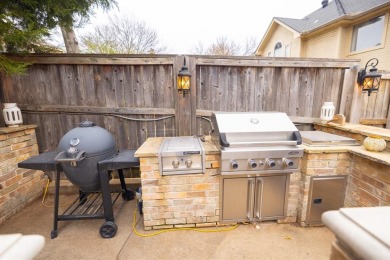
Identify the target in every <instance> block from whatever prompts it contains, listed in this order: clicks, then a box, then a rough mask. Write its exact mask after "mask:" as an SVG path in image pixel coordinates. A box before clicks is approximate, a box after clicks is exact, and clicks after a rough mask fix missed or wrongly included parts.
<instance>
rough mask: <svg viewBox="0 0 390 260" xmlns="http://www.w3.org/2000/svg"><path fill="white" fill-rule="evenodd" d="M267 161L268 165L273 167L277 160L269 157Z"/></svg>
mask: <svg viewBox="0 0 390 260" xmlns="http://www.w3.org/2000/svg"><path fill="white" fill-rule="evenodd" d="M265 162H266V164H267V166H268V167H271V168H273V167H275V166H276V163H275V161H274V160H272V159H267V160H266V161H265Z"/></svg>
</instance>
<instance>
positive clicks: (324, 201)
mask: <svg viewBox="0 0 390 260" xmlns="http://www.w3.org/2000/svg"><path fill="white" fill-rule="evenodd" d="M347 178H348V176H347V175H327V176H313V177H311V179H310V187H309V199H308V206H307V215H306V224H307V225H322V221H321V215H322V213H324V212H325V211H328V210H338V209H340V208H342V207H343V206H344V198H345V190H346V187H347Z"/></svg>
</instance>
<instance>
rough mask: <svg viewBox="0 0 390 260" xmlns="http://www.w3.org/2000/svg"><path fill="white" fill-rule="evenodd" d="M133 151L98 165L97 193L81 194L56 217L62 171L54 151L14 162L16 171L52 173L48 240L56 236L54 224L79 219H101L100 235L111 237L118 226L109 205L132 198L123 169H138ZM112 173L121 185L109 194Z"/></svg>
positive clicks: (137, 162)
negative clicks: (51, 206)
mask: <svg viewBox="0 0 390 260" xmlns="http://www.w3.org/2000/svg"><path fill="white" fill-rule="evenodd" d="M134 153H135V150H123V151H119V153H118V154H117V155H116V156H114V157H112V158H109V159H105V160H102V161H99V162H98V171H99V177H100V182H101V192H90V193H89V192H82V191H80V196H79V197H78V198H77V199H76V200H75V201H74V202H73V203H72V204H71V205H70V206H69V207H68V208H67V209H66V210H65V211H64V212H63V214H61V215H59V214H58V207H59V194H60V181H61V180H60V173H61V172H62V171H63V169H62V167H61V165H60V163H59V162H57V161H55V160H54V158H55V156H56V155H57V154H58V152H57V151H51V152H46V153H42V154H40V155H37V156H34V157H31V158H29V159H27V160H25V161H22V162H20V163H18V166H19V167H20V168H27V169H34V170H41V171H55V172H56V177H55V195H54V225H53V230H52V232H51V238H52V239H53V238H56V237H57V235H58V221H67V220H83V219H105V221H106V222H105V223H103V225H102V226H101V227H100V230H99V232H100V235H101V236H102V237H104V238H112V237H114V236H115V234H116V232H117V230H118V227H117V225H116V224H115V223H114V213H113V204H114V203H115V202H116V200H117V199H118V197H119V196H122V198H123V199H124V200H126V201H128V200H132V199H133V198H134V193H133V192H132V191H130V190H128V189H127V188H126V183H125V178H124V175H123V169H127V168H132V167H138V166H139V159H138V158H136V157H134ZM113 170H118V175H119V179H120V184H121V192H119V193H115V192H111V191H110V184H109V180H110V178H109V176H110V174H111V172H112V171H113Z"/></svg>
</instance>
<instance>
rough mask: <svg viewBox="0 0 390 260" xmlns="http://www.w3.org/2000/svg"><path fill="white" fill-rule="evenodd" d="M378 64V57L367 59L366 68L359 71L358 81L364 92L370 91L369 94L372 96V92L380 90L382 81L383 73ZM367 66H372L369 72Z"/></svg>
mask: <svg viewBox="0 0 390 260" xmlns="http://www.w3.org/2000/svg"><path fill="white" fill-rule="evenodd" d="M370 62H371V63H370ZM369 63H370V64H369ZM376 65H378V59H376V58H372V59H371V60H369V61H367V63H366V66H365V67H364V70H363V69H362V70H360V71H359V73H358V79H357V82H358V84H359V85H360V86H362V92H368V96H370V94H371V92H378V89H379V85H380V83H381V77H382V74H379V73H378V69H377V68H376ZM367 66H370V67H371V69H370V71H369V72H367Z"/></svg>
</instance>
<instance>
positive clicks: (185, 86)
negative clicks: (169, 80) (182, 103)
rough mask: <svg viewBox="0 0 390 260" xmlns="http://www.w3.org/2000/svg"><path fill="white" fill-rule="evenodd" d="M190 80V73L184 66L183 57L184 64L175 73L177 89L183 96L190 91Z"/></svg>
mask: <svg viewBox="0 0 390 260" xmlns="http://www.w3.org/2000/svg"><path fill="white" fill-rule="evenodd" d="M190 81H191V73H190V72H189V71H188V68H187V66H186V58H184V65H183V67H182V68H181V70H180V71H179V74H177V91H178V92H179V94H181V93H183V97H184V96H185V95H186V94H187V93H190V87H191V86H190Z"/></svg>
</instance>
